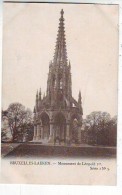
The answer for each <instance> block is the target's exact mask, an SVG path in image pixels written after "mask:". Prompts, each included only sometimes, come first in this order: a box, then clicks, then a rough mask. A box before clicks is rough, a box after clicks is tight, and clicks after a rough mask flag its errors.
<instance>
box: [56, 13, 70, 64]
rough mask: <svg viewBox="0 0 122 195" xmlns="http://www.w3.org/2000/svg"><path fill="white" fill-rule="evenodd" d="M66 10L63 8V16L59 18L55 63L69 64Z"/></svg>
mask: <svg viewBox="0 0 122 195" xmlns="http://www.w3.org/2000/svg"><path fill="white" fill-rule="evenodd" d="M63 15H64V11H63V9H62V10H61V17H60V19H59V21H60V22H59V27H58V34H57V41H56V46H55V53H54V59H53V62H54V64H58V65H60V64H64V65H66V64H67V49H66V38H65V27H64V17H63Z"/></svg>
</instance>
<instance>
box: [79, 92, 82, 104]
mask: <svg viewBox="0 0 122 195" xmlns="http://www.w3.org/2000/svg"><path fill="white" fill-rule="evenodd" d="M81 99H82V98H81V91H79V95H78V103H79V105H81Z"/></svg>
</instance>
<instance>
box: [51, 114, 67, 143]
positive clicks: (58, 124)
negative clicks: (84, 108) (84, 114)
mask: <svg viewBox="0 0 122 195" xmlns="http://www.w3.org/2000/svg"><path fill="white" fill-rule="evenodd" d="M54 122H55V123H54V124H55V128H54V140H55V141H56V140H59V142H61V141H63V142H65V141H66V119H65V116H64V115H63V114H62V113H58V114H57V115H56V116H55V119H54Z"/></svg>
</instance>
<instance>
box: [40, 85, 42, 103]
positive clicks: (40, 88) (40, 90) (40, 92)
mask: <svg viewBox="0 0 122 195" xmlns="http://www.w3.org/2000/svg"><path fill="white" fill-rule="evenodd" d="M41 95H42V93H41V88H40V91H39V100H41Z"/></svg>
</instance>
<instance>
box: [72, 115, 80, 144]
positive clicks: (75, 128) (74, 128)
mask: <svg viewBox="0 0 122 195" xmlns="http://www.w3.org/2000/svg"><path fill="white" fill-rule="evenodd" d="M78 121H79V117H78V115H77V114H74V115H73V116H72V117H71V137H72V142H74V143H76V142H77V141H78Z"/></svg>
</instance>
